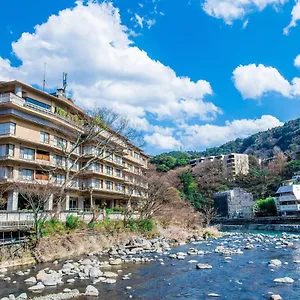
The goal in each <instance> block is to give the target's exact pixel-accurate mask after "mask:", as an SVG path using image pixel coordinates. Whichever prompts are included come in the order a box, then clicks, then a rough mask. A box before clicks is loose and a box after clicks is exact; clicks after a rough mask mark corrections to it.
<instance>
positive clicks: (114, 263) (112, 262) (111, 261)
mask: <svg viewBox="0 0 300 300" xmlns="http://www.w3.org/2000/svg"><path fill="white" fill-rule="evenodd" d="M109 263H110V264H111V265H113V266H114V265H121V264H122V259H121V258H117V259H112V260H110V261H109Z"/></svg>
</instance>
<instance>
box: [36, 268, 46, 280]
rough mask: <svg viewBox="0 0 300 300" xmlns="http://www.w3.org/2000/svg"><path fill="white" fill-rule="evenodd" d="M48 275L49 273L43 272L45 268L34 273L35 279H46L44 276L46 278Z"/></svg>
mask: <svg viewBox="0 0 300 300" xmlns="http://www.w3.org/2000/svg"><path fill="white" fill-rule="evenodd" d="M48 277H49V274H47V273H46V272H45V270H41V271H39V272H38V273H37V275H36V279H37V280H43V279H46V278H48Z"/></svg>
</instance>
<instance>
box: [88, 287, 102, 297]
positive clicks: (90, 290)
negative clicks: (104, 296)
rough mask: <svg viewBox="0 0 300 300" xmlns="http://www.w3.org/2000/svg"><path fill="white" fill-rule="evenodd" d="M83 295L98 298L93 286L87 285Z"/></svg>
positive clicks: (97, 292)
mask: <svg viewBox="0 0 300 300" xmlns="http://www.w3.org/2000/svg"><path fill="white" fill-rule="evenodd" d="M85 295H86V296H94V297H98V296H99V291H98V290H97V289H96V288H95V287H94V286H92V285H88V286H87V287H86V289H85Z"/></svg>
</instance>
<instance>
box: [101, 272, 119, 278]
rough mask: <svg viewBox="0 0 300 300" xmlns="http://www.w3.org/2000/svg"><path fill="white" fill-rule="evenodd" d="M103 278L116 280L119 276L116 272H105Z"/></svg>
mask: <svg viewBox="0 0 300 300" xmlns="http://www.w3.org/2000/svg"><path fill="white" fill-rule="evenodd" d="M103 276H104V277H106V278H115V277H118V274H117V273H114V272H104V274H103Z"/></svg>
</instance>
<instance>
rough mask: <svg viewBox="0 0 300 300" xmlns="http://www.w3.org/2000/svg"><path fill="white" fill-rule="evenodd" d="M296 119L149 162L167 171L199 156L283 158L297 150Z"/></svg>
mask: <svg viewBox="0 0 300 300" xmlns="http://www.w3.org/2000/svg"><path fill="white" fill-rule="evenodd" d="M299 146H300V118H299V119H296V120H292V121H289V122H286V123H285V124H284V125H283V126H280V127H275V128H272V129H269V130H267V131H263V132H259V133H256V134H253V135H251V136H249V137H247V138H245V139H241V138H238V139H236V140H234V141H231V142H228V143H226V144H223V145H221V146H219V147H213V148H208V149H206V150H205V151H186V152H180V151H173V152H169V153H162V154H159V155H157V156H154V157H153V158H152V160H151V162H152V163H153V164H155V165H156V166H157V168H158V170H161V171H168V170H170V169H173V168H175V167H177V166H182V165H185V164H187V163H188V161H189V159H192V158H194V157H199V156H210V155H220V154H228V153H231V152H236V153H245V154H251V155H255V156H257V157H260V158H262V159H266V158H270V157H272V156H274V155H275V154H276V153H279V152H284V153H286V154H287V155H290V154H291V153H293V152H295V151H296V150H299Z"/></svg>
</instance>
